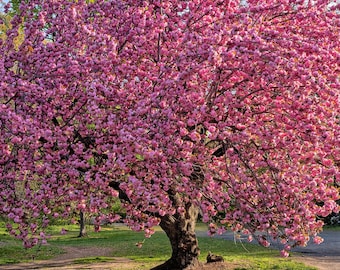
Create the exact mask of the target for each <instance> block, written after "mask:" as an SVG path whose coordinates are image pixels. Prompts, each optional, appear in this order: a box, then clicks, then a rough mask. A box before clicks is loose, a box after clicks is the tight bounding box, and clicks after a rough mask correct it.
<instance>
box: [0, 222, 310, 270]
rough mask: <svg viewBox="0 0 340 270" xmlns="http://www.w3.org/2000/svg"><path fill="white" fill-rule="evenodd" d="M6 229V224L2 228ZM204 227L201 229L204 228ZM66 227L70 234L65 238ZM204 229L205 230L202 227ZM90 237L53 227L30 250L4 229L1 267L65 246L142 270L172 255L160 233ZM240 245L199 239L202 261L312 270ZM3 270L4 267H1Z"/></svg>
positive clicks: (107, 230) (108, 232) (115, 229)
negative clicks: (94, 250)
mask: <svg viewBox="0 0 340 270" xmlns="http://www.w3.org/2000/svg"><path fill="white" fill-rule="evenodd" d="M2 225H3V224H2ZM200 226H201V225H200ZM62 227H66V229H67V230H68V233H67V234H66V235H61V234H60V231H61V228H62ZM199 229H204V227H199ZM88 231H89V234H88V237H85V238H77V235H78V227H77V226H73V225H72V226H71V225H70V226H57V225H55V226H52V227H51V228H50V229H49V231H48V232H49V233H50V234H51V238H50V239H49V242H48V245H41V246H38V247H35V248H34V249H30V250H26V249H24V248H23V247H22V244H21V242H20V241H17V240H14V239H13V238H11V237H10V236H8V235H7V233H6V231H5V229H4V226H1V228H0V265H1V264H8V263H18V262H25V261H26V262H27V261H31V260H32V259H33V257H34V258H35V259H36V260H46V259H49V258H52V257H54V256H57V255H59V254H61V253H62V252H63V250H62V249H63V247H65V246H72V247H77V246H82V247H83V246H95V247H109V248H112V256H114V257H126V258H130V259H133V260H134V261H136V262H138V263H140V265H141V267H140V269H142V268H143V269H149V268H150V267H152V266H155V265H158V264H160V263H162V262H164V261H165V260H167V259H168V258H169V257H170V255H171V249H170V244H169V241H168V239H167V237H166V235H165V234H164V233H163V232H162V231H157V232H156V233H155V234H154V235H153V236H152V237H151V238H150V239H145V238H144V234H143V233H137V232H132V231H130V230H128V229H127V228H126V227H124V226H107V227H104V228H103V229H102V230H101V231H100V232H99V233H95V232H93V231H91V230H90V227H89V228H88ZM142 241H144V244H143V247H142V248H138V247H136V243H137V242H142ZM243 245H244V246H242V245H241V244H237V245H235V243H234V242H232V241H226V240H222V239H213V238H209V237H199V246H200V249H201V255H200V260H201V261H205V259H206V256H207V253H208V252H209V251H211V252H213V253H215V254H219V255H222V256H223V257H224V259H225V261H228V262H230V263H232V264H233V265H235V268H234V269H238V270H241V269H243V270H248V269H249V270H250V269H278V270H288V269H289V270H311V269H315V268H312V267H307V266H304V265H303V264H302V263H299V262H295V261H294V260H292V259H291V258H288V259H284V258H281V257H280V256H279V252H278V251H276V250H271V249H266V248H262V247H259V246H257V245H251V244H246V243H245V244H243ZM110 260H112V258H109V257H88V258H81V259H76V260H75V263H78V264H79V263H98V262H107V261H110ZM0 268H1V267H0Z"/></svg>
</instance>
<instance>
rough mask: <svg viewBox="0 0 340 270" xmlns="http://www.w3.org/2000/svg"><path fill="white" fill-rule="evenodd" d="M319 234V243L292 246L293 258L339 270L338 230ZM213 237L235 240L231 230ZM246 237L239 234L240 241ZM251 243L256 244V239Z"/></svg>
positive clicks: (275, 245)
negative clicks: (321, 240)
mask: <svg viewBox="0 0 340 270" xmlns="http://www.w3.org/2000/svg"><path fill="white" fill-rule="evenodd" d="M197 234H198V235H200V236H203V235H204V234H205V232H202V231H200V232H198V233H197ZM320 236H321V237H322V238H323V239H324V241H323V242H322V243H321V244H320V245H316V244H314V243H312V241H310V243H309V244H308V245H307V246H306V247H295V248H292V251H293V252H296V253H294V258H296V259H297V260H299V261H302V262H304V263H306V264H308V265H311V266H314V267H317V268H318V269H320V270H340V231H336V230H334V231H333V230H326V231H324V232H322V233H321V234H320ZM215 237H217V238H222V239H227V240H232V241H234V240H235V235H234V233H233V232H226V233H224V234H222V235H217V236H215ZM246 239H247V237H246V236H244V237H242V236H241V241H243V242H247V240H246ZM237 241H239V240H237ZM252 243H253V244H257V242H256V241H253V242H252ZM271 247H272V248H275V249H282V248H283V246H282V245H281V244H279V243H275V242H273V243H272V245H271Z"/></svg>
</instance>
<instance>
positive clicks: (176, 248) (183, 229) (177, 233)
mask: <svg viewBox="0 0 340 270" xmlns="http://www.w3.org/2000/svg"><path fill="white" fill-rule="evenodd" d="M185 210H186V212H185V213H184V214H181V215H179V214H176V215H174V216H169V215H166V216H164V217H162V218H161V223H160V227H161V228H162V229H163V230H164V231H165V233H166V234H167V236H168V238H169V240H170V244H171V248H172V255H171V258H170V259H169V260H167V261H166V262H165V263H164V264H162V265H159V266H156V267H154V268H152V270H170V269H171V270H183V269H191V268H193V267H195V266H198V265H199V261H198V256H199V254H200V250H199V248H198V241H197V237H196V233H195V225H196V221H197V217H198V212H199V211H198V208H197V207H196V206H194V205H193V204H190V203H189V204H187V205H186V207H185Z"/></svg>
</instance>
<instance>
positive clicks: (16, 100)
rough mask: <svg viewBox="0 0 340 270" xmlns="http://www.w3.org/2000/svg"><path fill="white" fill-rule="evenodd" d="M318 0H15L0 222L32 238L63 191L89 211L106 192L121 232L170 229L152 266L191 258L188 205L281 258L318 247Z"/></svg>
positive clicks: (334, 34) (324, 129) (335, 31)
mask: <svg viewBox="0 0 340 270" xmlns="http://www.w3.org/2000/svg"><path fill="white" fill-rule="evenodd" d="M326 2H327V1H313V3H310V2H309V1H247V3H244V1H210V0H204V1H203V0H202V1H200V0H193V1H179V0H173V1H136V0H125V1H122V0H111V1H104V0H98V1H95V2H92V3H88V2H87V1H83V0H79V1H48V0H45V1H40V0H33V1H24V2H22V3H21V4H20V7H19V9H18V12H17V13H16V14H15V15H14V17H13V19H12V21H11V25H12V28H11V29H10V30H9V31H7V33H6V36H7V38H6V39H2V40H1V43H0V52H1V55H2V58H1V59H0V76H1V78H2V80H1V82H0V102H1V106H0V125H1V131H0V132H1V134H0V146H1V147H0V164H1V167H0V198H1V199H0V206H1V207H0V209H1V211H2V214H5V215H7V216H8V218H11V219H12V220H13V221H14V223H13V224H8V229H9V231H10V232H11V233H12V234H13V235H15V236H16V237H18V238H20V239H23V240H24V243H25V245H26V247H30V246H33V245H34V244H36V243H38V242H39V241H40V240H42V239H44V237H45V234H44V233H43V232H40V229H43V228H44V227H46V226H47V225H48V223H49V220H50V219H51V218H55V217H59V216H60V215H61V216H66V215H67V214H68V213H69V212H71V211H72V210H71V207H70V204H71V203H72V202H76V204H77V209H78V210H79V211H82V212H91V213H98V214H99V213H100V212H101V211H102V210H104V209H105V208H108V207H109V206H110V204H111V202H113V201H114V198H119V199H120V200H121V202H122V206H123V207H124V208H125V209H126V217H125V219H124V221H125V223H126V224H127V225H129V226H130V227H131V228H132V229H134V230H144V231H145V234H146V236H147V237H149V236H151V235H152V233H153V229H152V228H153V227H154V226H155V225H158V224H159V225H160V226H161V227H162V229H163V230H164V231H165V232H166V234H167V235H168V237H169V240H170V243H171V246H172V250H173V253H172V257H171V258H170V259H169V260H168V261H167V262H166V263H165V264H164V265H162V266H160V267H159V269H185V268H186V267H188V266H192V265H195V264H197V263H198V262H197V257H198V254H199V248H198V243H197V238H196V236H195V231H194V229H195V223H196V220H197V217H198V215H199V214H201V215H202V219H203V221H204V222H206V223H209V228H210V232H211V233H216V232H223V231H224V230H225V229H226V228H229V226H231V229H232V230H234V231H242V232H243V233H247V234H249V239H251V238H252V237H255V238H256V239H257V240H258V241H259V242H260V243H261V244H263V245H264V246H268V245H269V242H268V241H269V238H267V237H266V236H267V235H269V236H271V237H272V238H273V239H278V240H280V241H281V242H282V243H284V244H285V247H284V250H283V251H282V255H284V256H286V255H287V251H288V250H289V249H290V246H291V245H305V244H306V243H307V242H308V241H309V239H310V237H312V238H313V239H314V241H315V242H320V238H319V237H318V236H317V233H318V232H320V230H321V229H322V225H323V224H322V222H321V221H320V220H316V217H317V216H326V215H328V214H329V213H331V212H332V211H337V210H338V209H337V205H336V203H335V200H336V199H338V191H337V190H336V189H335V188H334V185H333V184H334V181H339V177H340V174H339V166H338V164H339V160H340V147H339V142H340V140H339V136H340V134H339V130H340V129H339V118H338V117H339V115H340V106H339V105H340V104H339V89H340V88H339V86H340V85H339V66H338V63H339V38H338V37H339V27H338V26H339V13H337V12H336V6H333V7H332V8H331V7H330V6H329V5H328V3H326ZM22 24H24V40H23V42H22V43H21V44H20V46H19V48H17V49H16V48H15V46H14V43H15V38H16V37H17V36H18V33H19V29H20V27H21V26H22ZM19 190H20V192H22V191H23V194H24V196H18V192H19ZM117 218H118V216H116V215H115V213H112V215H111V220H112V221H114V220H116V219H117ZM97 220H98V224H99V221H100V217H98V219H97ZM255 232H261V234H260V235H259V234H256V235H255V234H254V233H255Z"/></svg>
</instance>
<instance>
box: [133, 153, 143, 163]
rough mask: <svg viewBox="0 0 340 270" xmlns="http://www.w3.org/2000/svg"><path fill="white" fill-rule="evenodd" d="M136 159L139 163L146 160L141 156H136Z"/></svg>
mask: <svg viewBox="0 0 340 270" xmlns="http://www.w3.org/2000/svg"><path fill="white" fill-rule="evenodd" d="M135 157H136V159H137V160H139V161H143V160H144V157H143V156H142V155H141V154H135Z"/></svg>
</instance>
